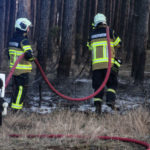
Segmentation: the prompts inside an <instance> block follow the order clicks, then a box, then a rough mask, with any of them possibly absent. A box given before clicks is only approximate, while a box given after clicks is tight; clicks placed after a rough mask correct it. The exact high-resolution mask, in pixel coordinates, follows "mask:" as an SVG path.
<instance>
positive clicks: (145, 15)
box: [132, 0, 150, 84]
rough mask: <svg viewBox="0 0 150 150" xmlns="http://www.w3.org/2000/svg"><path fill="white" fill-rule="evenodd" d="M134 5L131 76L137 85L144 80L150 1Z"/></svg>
mask: <svg viewBox="0 0 150 150" xmlns="http://www.w3.org/2000/svg"><path fill="white" fill-rule="evenodd" d="M135 3H136V5H135V7H136V14H137V16H136V32H135V34H136V42H135V45H134V52H133V64H132V74H133V77H134V79H135V83H137V84H139V83H141V82H142V81H143V79H144V67H145V60H146V49H147V41H148V34H147V33H148V26H149V25H148V23H149V12H150V0H142V1H141V0H137V1H135Z"/></svg>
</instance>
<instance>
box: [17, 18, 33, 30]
mask: <svg viewBox="0 0 150 150" xmlns="http://www.w3.org/2000/svg"><path fill="white" fill-rule="evenodd" d="M29 26H32V23H31V21H30V20H28V19H27V18H19V19H17V20H16V23H15V28H18V29H20V30H22V31H27V28H28V27H29Z"/></svg>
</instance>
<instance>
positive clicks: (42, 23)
mask: <svg viewBox="0 0 150 150" xmlns="http://www.w3.org/2000/svg"><path fill="white" fill-rule="evenodd" d="M39 4H40V13H39V14H40V17H39V20H38V26H39V27H38V37H37V51H38V56H37V58H38V60H39V62H40V64H41V65H42V68H43V69H44V70H46V60H47V50H48V34H49V17H50V0H41V1H40V3H39ZM37 72H38V71H37Z"/></svg>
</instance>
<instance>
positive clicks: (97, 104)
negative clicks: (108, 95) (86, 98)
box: [94, 101, 102, 114]
mask: <svg viewBox="0 0 150 150" xmlns="http://www.w3.org/2000/svg"><path fill="white" fill-rule="evenodd" d="M94 106H95V108H96V109H95V112H96V113H97V114H101V113H102V102H100V101H96V102H94Z"/></svg>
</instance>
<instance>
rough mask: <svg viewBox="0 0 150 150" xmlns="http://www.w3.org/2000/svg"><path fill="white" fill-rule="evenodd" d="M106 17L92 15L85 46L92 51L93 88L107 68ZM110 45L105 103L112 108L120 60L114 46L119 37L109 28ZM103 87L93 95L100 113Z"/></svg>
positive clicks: (96, 88) (118, 41) (101, 78)
mask: <svg viewBox="0 0 150 150" xmlns="http://www.w3.org/2000/svg"><path fill="white" fill-rule="evenodd" d="M106 27H107V23H106V17H105V16H104V15H103V14H100V13H98V14H97V15H96V16H95V17H94V27H93V30H92V32H91V34H90V37H89V41H88V44H87V46H88V47H89V50H91V51H92V86H93V88H94V90H95V91H96V90H98V88H99V87H100V86H101V84H102V83H103V81H104V79H105V76H106V72H107V68H108V60H109V59H108V45H107V34H106ZM109 34H110V46H111V55H112V56H111V66H112V68H111V73H110V76H109V79H108V82H107V85H106V86H107V91H106V104H107V105H108V106H109V107H111V108H112V109H114V107H115V100H116V89H117V84H118V81H117V76H118V71H119V67H120V61H118V59H115V48H116V47H119V46H120V45H121V39H120V38H119V37H118V36H117V35H116V34H115V32H114V31H113V30H112V29H110V31H109ZM103 96H104V89H103V90H102V91H101V92H100V93H98V94H97V95H96V96H95V97H94V105H95V107H96V112H97V113H101V106H102V102H103Z"/></svg>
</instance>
